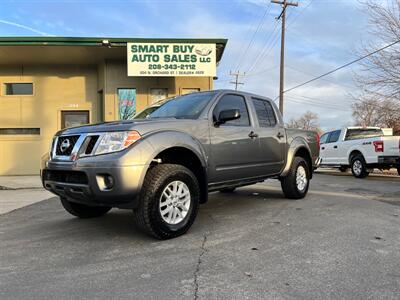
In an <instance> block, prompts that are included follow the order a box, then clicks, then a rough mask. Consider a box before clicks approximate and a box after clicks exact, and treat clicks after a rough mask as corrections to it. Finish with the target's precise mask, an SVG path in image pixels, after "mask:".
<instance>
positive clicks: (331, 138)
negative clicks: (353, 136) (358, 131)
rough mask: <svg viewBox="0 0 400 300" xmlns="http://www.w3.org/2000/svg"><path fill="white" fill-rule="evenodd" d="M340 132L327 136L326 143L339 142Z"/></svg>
mask: <svg viewBox="0 0 400 300" xmlns="http://www.w3.org/2000/svg"><path fill="white" fill-rule="evenodd" d="M339 137H340V130H336V131H332V132H331V134H330V135H329V140H328V143H335V142H337V141H338V140H339Z"/></svg>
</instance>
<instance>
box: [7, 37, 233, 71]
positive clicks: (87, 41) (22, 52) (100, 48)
mask: <svg viewBox="0 0 400 300" xmlns="http://www.w3.org/2000/svg"><path fill="white" fill-rule="evenodd" d="M134 42H136V43H192V44H195V43H199V44H206V43H211V44H216V46H217V63H218V62H219V61H220V60H221V58H222V55H223V53H224V50H225V46H226V44H227V42H228V40H227V39H155V38H154V39H147V38H100V37H98V38H86V37H0V64H1V65H13V64H96V63H99V62H101V61H104V60H105V59H121V60H124V59H126V55H127V51H126V45H127V43H134Z"/></svg>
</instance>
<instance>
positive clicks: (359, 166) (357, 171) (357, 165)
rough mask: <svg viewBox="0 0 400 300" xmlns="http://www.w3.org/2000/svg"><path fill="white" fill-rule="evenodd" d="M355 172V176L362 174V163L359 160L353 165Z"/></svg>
mask: <svg viewBox="0 0 400 300" xmlns="http://www.w3.org/2000/svg"><path fill="white" fill-rule="evenodd" d="M353 172H354V174H356V175H357V176H358V175H360V174H361V172H362V163H361V161H359V160H356V161H355V162H354V163H353Z"/></svg>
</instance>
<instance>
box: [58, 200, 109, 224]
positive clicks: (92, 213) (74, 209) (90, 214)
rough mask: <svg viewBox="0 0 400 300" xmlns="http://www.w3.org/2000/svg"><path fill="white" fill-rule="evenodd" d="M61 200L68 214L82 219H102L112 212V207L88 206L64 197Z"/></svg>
mask: <svg viewBox="0 0 400 300" xmlns="http://www.w3.org/2000/svg"><path fill="white" fill-rule="evenodd" d="M60 200H61V204H62V206H63V207H64V208H65V210H66V211H67V212H69V213H70V214H71V215H73V216H75V217H78V218H81V219H89V218H97V217H101V216H102V215H105V214H106V213H108V212H109V211H110V210H111V207H102V206H88V205H84V204H80V203H75V202H71V201H68V200H67V199H66V198H64V197H61V198H60Z"/></svg>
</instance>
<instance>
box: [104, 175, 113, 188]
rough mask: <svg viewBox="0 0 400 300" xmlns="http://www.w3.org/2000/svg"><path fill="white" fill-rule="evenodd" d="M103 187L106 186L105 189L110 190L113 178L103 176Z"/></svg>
mask: <svg viewBox="0 0 400 300" xmlns="http://www.w3.org/2000/svg"><path fill="white" fill-rule="evenodd" d="M104 185H105V186H106V189H108V190H111V189H112V188H113V186H114V178H113V177H112V176H111V175H105V176H104Z"/></svg>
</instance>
